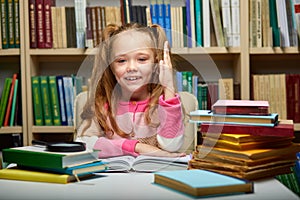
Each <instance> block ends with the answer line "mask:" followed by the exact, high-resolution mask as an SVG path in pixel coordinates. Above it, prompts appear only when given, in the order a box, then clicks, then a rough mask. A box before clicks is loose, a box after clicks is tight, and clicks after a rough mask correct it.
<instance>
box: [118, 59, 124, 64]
mask: <svg viewBox="0 0 300 200" xmlns="http://www.w3.org/2000/svg"><path fill="white" fill-rule="evenodd" d="M116 62H117V63H124V62H126V60H125V59H118V60H116Z"/></svg>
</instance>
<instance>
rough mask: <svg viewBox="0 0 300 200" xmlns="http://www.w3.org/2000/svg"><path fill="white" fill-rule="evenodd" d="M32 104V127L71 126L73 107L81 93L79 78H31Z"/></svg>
mask: <svg viewBox="0 0 300 200" xmlns="http://www.w3.org/2000/svg"><path fill="white" fill-rule="evenodd" d="M31 84H32V104H33V113H34V125H36V126H44V125H46V126H60V125H63V126H73V116H74V114H73V105H74V99H75V97H76V95H77V94H79V93H80V92H82V91H83V79H82V77H80V76H33V77H31Z"/></svg>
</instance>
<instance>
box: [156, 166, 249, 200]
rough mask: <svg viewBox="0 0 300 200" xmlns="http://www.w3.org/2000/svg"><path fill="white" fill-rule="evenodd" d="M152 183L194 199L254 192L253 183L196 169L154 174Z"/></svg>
mask: <svg viewBox="0 0 300 200" xmlns="http://www.w3.org/2000/svg"><path fill="white" fill-rule="evenodd" d="M154 183H156V184H159V185H162V186H165V188H171V189H174V190H177V191H180V192H183V193H186V194H189V195H192V196H196V197H200V196H201V197H204V196H211V195H232V194H242V193H253V192H254V187H253V182H250V181H247V180H243V179H238V178H234V177H231V176H226V175H223V174H219V173H215V172H211V171H206V170H198V169H193V170H173V171H162V172H156V173H155V174H154Z"/></svg>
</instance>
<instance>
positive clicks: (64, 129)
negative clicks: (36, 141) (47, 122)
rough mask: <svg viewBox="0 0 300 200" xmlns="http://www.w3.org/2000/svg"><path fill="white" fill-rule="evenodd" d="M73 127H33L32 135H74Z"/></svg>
mask: <svg viewBox="0 0 300 200" xmlns="http://www.w3.org/2000/svg"><path fill="white" fill-rule="evenodd" d="M74 130H75V129H74V127H73V126H33V127H32V133H41V134H42V133H74Z"/></svg>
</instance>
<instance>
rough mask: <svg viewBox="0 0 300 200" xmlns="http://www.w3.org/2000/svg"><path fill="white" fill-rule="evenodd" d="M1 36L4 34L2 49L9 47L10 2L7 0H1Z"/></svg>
mask: <svg viewBox="0 0 300 200" xmlns="http://www.w3.org/2000/svg"><path fill="white" fill-rule="evenodd" d="M0 4H1V12H0V13H1V36H2V38H1V39H2V49H7V48H8V47H9V38H8V37H9V36H8V32H9V31H8V2H7V0H1V2H0Z"/></svg>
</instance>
